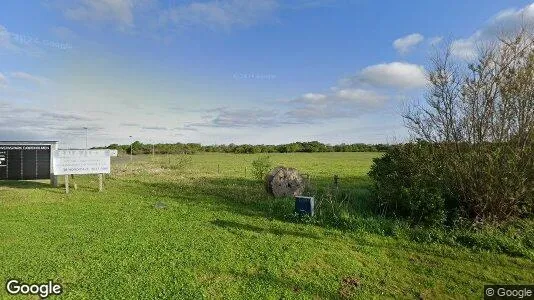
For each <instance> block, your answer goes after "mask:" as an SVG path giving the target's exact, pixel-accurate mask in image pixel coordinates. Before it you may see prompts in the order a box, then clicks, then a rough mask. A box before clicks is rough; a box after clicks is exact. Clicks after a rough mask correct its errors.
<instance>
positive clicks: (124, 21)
mask: <svg viewBox="0 0 534 300" xmlns="http://www.w3.org/2000/svg"><path fill="white" fill-rule="evenodd" d="M145 2H146V0H75V1H60V2H58V3H57V6H58V7H59V8H60V9H61V11H62V12H63V15H64V16H65V17H66V18H67V19H70V20H74V21H81V22H87V23H89V24H91V25H95V24H97V23H100V22H102V23H112V24H115V25H117V26H118V27H119V29H123V30H124V29H128V28H131V27H133V26H134V9H135V8H136V7H137V6H141V5H143V4H144V3H145Z"/></svg>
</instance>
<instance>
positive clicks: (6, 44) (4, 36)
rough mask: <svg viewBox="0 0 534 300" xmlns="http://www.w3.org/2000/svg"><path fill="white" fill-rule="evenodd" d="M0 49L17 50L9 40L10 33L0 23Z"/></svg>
mask: <svg viewBox="0 0 534 300" xmlns="http://www.w3.org/2000/svg"><path fill="white" fill-rule="evenodd" d="M0 49H7V50H15V51H16V50H18V47H17V46H16V45H15V44H13V42H12V40H11V33H10V32H9V31H8V30H7V28H5V27H4V26H2V25H0Z"/></svg>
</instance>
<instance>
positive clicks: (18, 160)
mask: <svg viewBox="0 0 534 300" xmlns="http://www.w3.org/2000/svg"><path fill="white" fill-rule="evenodd" d="M7 179H10V180H20V179H22V151H21V150H8V151H7Z"/></svg>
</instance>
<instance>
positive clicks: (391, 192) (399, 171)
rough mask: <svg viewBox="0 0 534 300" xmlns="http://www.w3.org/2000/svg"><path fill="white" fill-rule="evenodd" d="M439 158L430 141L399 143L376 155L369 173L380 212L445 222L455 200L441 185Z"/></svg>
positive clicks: (423, 221)
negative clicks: (378, 155)
mask: <svg viewBox="0 0 534 300" xmlns="http://www.w3.org/2000/svg"><path fill="white" fill-rule="evenodd" d="M440 160H441V158H440V157H439V156H436V155H435V153H433V151H432V147H431V145H429V144H428V143H418V144H406V145H399V146H396V147H394V148H392V149H391V150H390V151H388V152H387V153H386V154H385V155H384V156H382V157H380V158H376V159H374V163H373V166H372V167H371V171H370V172H369V176H370V177H371V178H372V179H373V180H374V183H375V186H374V191H375V197H376V200H377V202H376V204H377V207H376V208H377V209H378V212H379V213H381V214H383V215H389V216H394V217H404V218H407V219H409V220H410V221H411V222H412V223H413V224H425V225H441V224H443V223H444V222H445V221H446V220H447V217H448V216H447V211H454V204H453V203H452V202H454V201H452V197H450V196H448V195H447V193H446V192H445V191H444V189H443V188H442V186H443V181H444V178H443V173H442V171H441V170H440V168H439V167H437V168H436V165H438V166H439V161H440Z"/></svg>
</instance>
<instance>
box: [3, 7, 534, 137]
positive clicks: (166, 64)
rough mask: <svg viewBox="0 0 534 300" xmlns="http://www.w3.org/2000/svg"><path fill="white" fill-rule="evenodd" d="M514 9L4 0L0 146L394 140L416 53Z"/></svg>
mask: <svg viewBox="0 0 534 300" xmlns="http://www.w3.org/2000/svg"><path fill="white" fill-rule="evenodd" d="M525 20H527V21H530V20H534V3H532V2H528V1H512V0H508V1H487V0H471V1H426V0H425V1H374V0H284V1H282V0H42V1H38V0H34V1H18V0H4V1H2V3H0V140H58V141H60V142H61V145H62V147H70V148H77V147H79V148H81V147H85V143H86V137H87V142H88V145H89V146H90V147H93V146H103V145H109V144H112V143H119V144H128V143H131V142H132V141H134V140H139V141H141V142H144V143H163V142H172V143H176V142H183V143H185V142H195V143H202V144H206V145H211V144H229V143H236V144H242V143H249V144H279V143H289V142H294V141H313V140H318V141H321V142H324V143H331V144H338V143H396V142H402V141H406V140H407V139H408V138H409V133H408V132H407V130H406V129H405V127H404V126H403V120H402V117H401V115H402V112H403V111H404V110H405V109H406V107H407V106H408V105H409V103H412V102H413V101H418V100H420V99H421V98H422V97H423V95H424V92H425V85H426V84H427V82H426V72H427V70H428V65H429V59H430V58H431V56H432V53H434V52H435V51H436V49H440V47H441V48H443V47H445V46H447V45H449V46H450V47H451V49H452V54H453V56H454V59H456V60H459V61H462V62H463V61H469V60H470V59H473V57H474V55H475V54H476V47H477V45H479V44H480V43H483V42H485V41H490V40H491V39H492V38H494V36H495V35H496V33H497V32H499V31H500V30H502V29H503V28H507V27H510V26H514V25H517V24H519V23H520V22H524V21H525Z"/></svg>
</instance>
